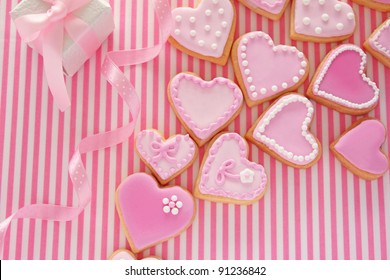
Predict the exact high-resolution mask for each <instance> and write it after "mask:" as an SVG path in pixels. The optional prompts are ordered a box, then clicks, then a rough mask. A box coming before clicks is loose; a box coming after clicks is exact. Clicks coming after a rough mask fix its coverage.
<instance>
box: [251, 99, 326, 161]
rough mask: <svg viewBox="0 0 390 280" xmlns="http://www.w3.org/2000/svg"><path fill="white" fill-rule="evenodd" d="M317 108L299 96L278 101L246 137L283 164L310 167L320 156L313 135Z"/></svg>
mask: <svg viewBox="0 0 390 280" xmlns="http://www.w3.org/2000/svg"><path fill="white" fill-rule="evenodd" d="M313 114H314V108H313V105H312V104H311V102H310V101H309V100H308V99H307V98H306V97H304V96H301V95H299V94H289V95H286V96H283V97H281V98H279V99H278V100H276V101H275V102H274V103H273V104H272V105H271V106H270V107H269V108H268V109H267V110H266V111H265V112H264V113H263V114H262V115H261V116H260V117H259V119H258V120H257V121H256V123H255V125H254V126H253V127H252V128H251V129H250V130H249V131H248V133H247V135H246V138H247V139H248V140H249V141H251V142H252V143H254V144H255V145H257V146H258V147H259V148H261V149H262V150H263V151H264V152H266V153H268V154H270V155H271V156H273V157H274V158H276V159H278V160H280V161H281V162H283V163H285V164H287V165H289V166H292V167H295V168H308V167H310V166H312V165H314V164H315V163H316V162H317V161H318V160H319V159H320V157H321V154H322V149H321V144H320V142H319V140H318V139H317V138H316V137H315V136H314V135H313V134H312V133H311V132H310V125H311V122H312V120H313Z"/></svg>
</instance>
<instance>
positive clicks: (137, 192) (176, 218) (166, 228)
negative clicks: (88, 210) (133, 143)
mask: <svg viewBox="0 0 390 280" xmlns="http://www.w3.org/2000/svg"><path fill="white" fill-rule="evenodd" d="M115 199H116V201H115V202H116V207H117V210H118V214H119V218H120V221H121V224H122V225H123V227H124V229H125V234H126V237H127V240H128V242H129V244H130V247H131V249H132V251H133V252H135V253H138V252H140V251H143V250H145V249H147V248H149V247H152V246H154V245H156V244H158V243H161V242H163V241H165V240H167V239H169V238H171V237H174V236H177V235H179V234H180V233H181V232H182V231H184V230H186V229H187V228H188V227H189V226H190V225H191V224H192V222H193V220H194V217H195V202H194V199H193V197H192V195H191V194H190V193H189V192H188V191H186V190H185V189H183V188H181V187H177V186H175V187H167V188H164V189H161V188H159V187H158V185H157V182H156V181H155V179H154V178H153V177H151V176H150V175H148V174H145V173H135V174H133V175H130V176H129V177H127V178H126V179H125V180H124V181H123V182H122V183H121V184H120V185H119V187H118V189H117V191H116V197H115Z"/></svg>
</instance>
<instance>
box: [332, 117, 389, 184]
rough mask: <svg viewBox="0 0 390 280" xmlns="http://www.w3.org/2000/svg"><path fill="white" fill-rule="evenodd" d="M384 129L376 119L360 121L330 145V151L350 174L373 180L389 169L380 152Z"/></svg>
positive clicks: (384, 134)
mask: <svg viewBox="0 0 390 280" xmlns="http://www.w3.org/2000/svg"><path fill="white" fill-rule="evenodd" d="M386 135H387V132H386V128H385V127H384V125H383V124H382V123H381V122H380V121H379V120H376V119H368V118H365V119H361V120H359V121H358V122H356V123H355V124H353V125H352V126H351V127H350V128H349V129H348V130H347V131H346V132H344V133H343V134H342V135H341V136H340V137H339V138H338V139H336V140H335V141H334V142H333V143H332V144H331V147H330V148H331V150H332V152H333V153H334V154H335V156H336V157H337V158H338V159H339V160H340V161H341V163H342V164H343V165H344V166H345V167H346V168H348V169H349V170H350V171H351V172H353V173H355V174H356V175H358V176H360V177H362V178H363V179H366V180H374V179H377V178H379V177H381V176H383V174H384V173H386V171H387V170H388V169H389V159H388V157H387V156H386V155H385V154H384V153H383V151H382V150H381V145H382V144H383V143H384V142H385V140H386Z"/></svg>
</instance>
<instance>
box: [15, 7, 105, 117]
mask: <svg viewBox="0 0 390 280" xmlns="http://www.w3.org/2000/svg"><path fill="white" fill-rule="evenodd" d="M42 1H44V2H47V3H50V4H52V6H51V8H50V9H49V10H48V11H47V12H46V13H42V14H27V15H23V16H20V17H18V18H17V19H15V25H16V28H17V30H18V32H19V34H20V36H21V37H22V39H23V40H24V41H25V42H26V43H33V42H34V41H39V42H41V44H42V50H41V51H42V56H43V62H44V69H45V74H46V78H47V82H48V85H49V88H50V91H51V93H52V95H53V98H54V101H55V102H56V104H57V106H58V107H59V109H60V110H61V111H65V110H66V109H67V108H68V107H69V106H70V100H69V96H68V92H67V90H66V85H65V81H64V76H63V68H62V50H63V44H64V30H65V31H66V33H67V34H68V35H69V36H70V38H72V39H73V41H75V42H76V41H77V38H80V37H81V35H86V31H85V30H89V31H90V29H89V28H88V25H87V24H86V23H85V22H83V21H82V20H81V19H79V18H77V17H75V16H73V15H72V13H73V12H74V11H75V10H77V9H80V8H81V7H83V6H85V5H87V4H88V3H89V2H90V1H91V0H42ZM87 35H88V36H87V37H86V39H85V40H84V42H86V44H80V46H81V47H82V49H83V50H84V52H85V53H86V54H87V55H88V56H90V54H91V53H93V52H94V51H95V48H94V46H96V45H97V46H98V45H99V44H100V42H99V39H98V38H97V36H96V34H94V33H93V32H88V34H87Z"/></svg>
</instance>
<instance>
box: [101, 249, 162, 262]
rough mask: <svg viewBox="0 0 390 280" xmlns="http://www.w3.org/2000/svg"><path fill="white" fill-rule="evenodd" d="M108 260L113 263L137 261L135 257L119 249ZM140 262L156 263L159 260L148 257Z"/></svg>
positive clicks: (127, 251)
mask: <svg viewBox="0 0 390 280" xmlns="http://www.w3.org/2000/svg"><path fill="white" fill-rule="evenodd" d="M108 259H109V260H114V261H123V260H125V261H134V260H137V257H136V256H135V255H134V254H133V253H132V252H130V251H129V250H125V249H120V250H116V251H115V252H114V253H112V255H111V256H110V257H109V258H108ZM142 260H150V261H158V260H160V258H157V257H154V256H150V257H146V258H143V259H142Z"/></svg>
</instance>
